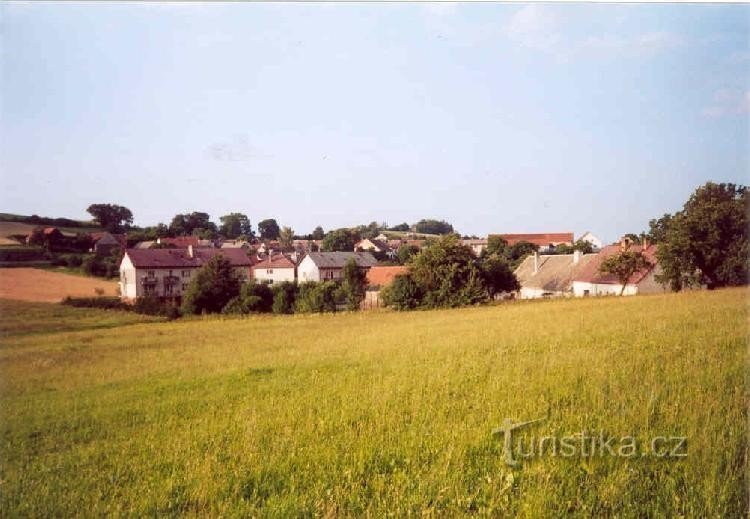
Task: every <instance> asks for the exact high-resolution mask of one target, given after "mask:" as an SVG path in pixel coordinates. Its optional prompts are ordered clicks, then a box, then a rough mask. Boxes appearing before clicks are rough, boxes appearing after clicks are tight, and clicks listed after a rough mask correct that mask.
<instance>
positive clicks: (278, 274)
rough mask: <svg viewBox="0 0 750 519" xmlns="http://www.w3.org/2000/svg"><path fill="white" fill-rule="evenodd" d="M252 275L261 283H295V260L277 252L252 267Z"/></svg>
mask: <svg viewBox="0 0 750 519" xmlns="http://www.w3.org/2000/svg"><path fill="white" fill-rule="evenodd" d="M251 271H252V277H253V279H255V281H258V282H261V283H268V284H269V285H272V284H274V283H283V282H284V281H289V282H291V283H294V279H295V266H294V262H293V261H292V260H290V259H289V258H287V257H286V256H284V255H283V254H277V255H274V256H268V257H266V258H264V259H263V260H261V261H260V262H259V263H256V264H255V265H253V266H252V267H251Z"/></svg>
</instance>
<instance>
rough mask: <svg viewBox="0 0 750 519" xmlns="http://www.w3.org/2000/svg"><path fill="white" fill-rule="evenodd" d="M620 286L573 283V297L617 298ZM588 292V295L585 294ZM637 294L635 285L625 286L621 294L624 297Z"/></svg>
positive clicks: (582, 282)
mask: <svg viewBox="0 0 750 519" xmlns="http://www.w3.org/2000/svg"><path fill="white" fill-rule="evenodd" d="M621 289H622V285H620V284H616V285H610V284H608V283H587V282H584V281H573V295H575V296H576V297H583V296H586V295H589V296H618V295H620V290H621ZM586 290H588V294H586ZM637 293H638V287H637V286H636V285H626V286H625V291H624V292H623V293H622V295H624V296H634V295H636V294H637Z"/></svg>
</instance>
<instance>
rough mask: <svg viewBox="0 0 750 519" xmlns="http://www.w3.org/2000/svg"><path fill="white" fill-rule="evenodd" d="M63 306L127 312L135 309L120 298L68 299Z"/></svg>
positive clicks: (63, 301) (63, 302)
mask: <svg viewBox="0 0 750 519" xmlns="http://www.w3.org/2000/svg"><path fill="white" fill-rule="evenodd" d="M62 304H64V305H67V306H73V307H76V308H102V309H104V310H126V311H130V310H132V309H133V308H132V307H131V306H130V305H129V304H127V303H123V302H122V301H121V300H120V298H119V297H104V296H102V297H70V296H68V297H66V298H65V299H63V300H62Z"/></svg>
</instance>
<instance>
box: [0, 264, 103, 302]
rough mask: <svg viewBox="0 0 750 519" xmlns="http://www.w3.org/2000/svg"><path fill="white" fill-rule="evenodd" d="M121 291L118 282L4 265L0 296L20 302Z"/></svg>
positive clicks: (59, 299)
mask: <svg viewBox="0 0 750 519" xmlns="http://www.w3.org/2000/svg"><path fill="white" fill-rule="evenodd" d="M97 288H100V289H102V290H103V291H104V294H103V295H106V296H113V295H116V294H117V282H116V281H107V280H103V279H96V278H89V277H83V276H76V275H72V274H62V273H59V272H53V271H50V270H41V269H35V268H0V298H2V299H15V300H19V301H40V302H51V303H55V302H59V301H61V300H62V299H64V298H65V297H66V296H72V297H93V296H95V295H96V289H97Z"/></svg>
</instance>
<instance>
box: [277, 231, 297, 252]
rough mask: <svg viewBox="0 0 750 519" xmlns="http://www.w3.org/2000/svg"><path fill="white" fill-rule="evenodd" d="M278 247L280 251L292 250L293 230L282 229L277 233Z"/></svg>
mask: <svg viewBox="0 0 750 519" xmlns="http://www.w3.org/2000/svg"><path fill="white" fill-rule="evenodd" d="M279 245H280V246H281V250H285V251H288V250H292V248H293V246H294V230H292V228H291V227H282V228H281V232H280V233H279Z"/></svg>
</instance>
